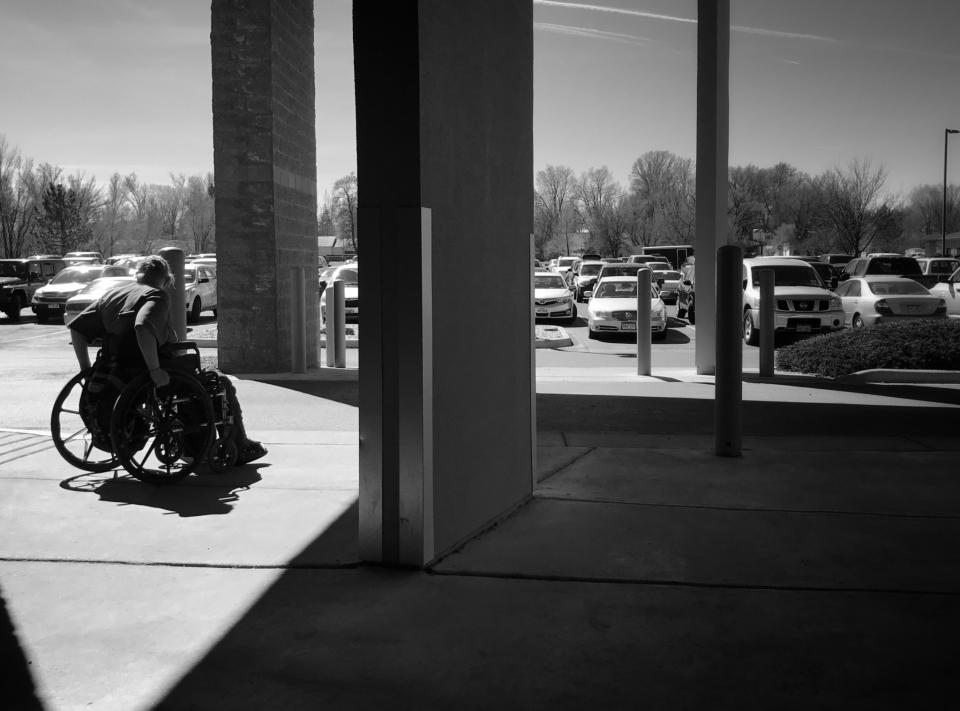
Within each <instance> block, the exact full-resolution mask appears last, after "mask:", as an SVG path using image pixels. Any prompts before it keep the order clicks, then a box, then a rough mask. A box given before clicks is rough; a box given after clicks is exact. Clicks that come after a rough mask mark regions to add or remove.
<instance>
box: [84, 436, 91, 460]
mask: <svg viewBox="0 0 960 711" xmlns="http://www.w3.org/2000/svg"><path fill="white" fill-rule="evenodd" d="M92 451H93V440H92V439H91V440H87V446H86V447H84V448H83V461H87V460H88V459H90V452H92Z"/></svg>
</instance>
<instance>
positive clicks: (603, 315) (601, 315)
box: [593, 311, 610, 319]
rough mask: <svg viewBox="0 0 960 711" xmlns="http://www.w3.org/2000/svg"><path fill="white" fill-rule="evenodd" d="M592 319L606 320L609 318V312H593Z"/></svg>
mask: <svg viewBox="0 0 960 711" xmlns="http://www.w3.org/2000/svg"><path fill="white" fill-rule="evenodd" d="M593 317H594V318H601V319H607V318H610V312H609V311H594V312H593Z"/></svg>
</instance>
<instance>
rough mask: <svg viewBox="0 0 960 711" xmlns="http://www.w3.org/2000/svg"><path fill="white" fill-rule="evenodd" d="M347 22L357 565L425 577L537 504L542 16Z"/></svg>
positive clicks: (507, 13)
mask: <svg viewBox="0 0 960 711" xmlns="http://www.w3.org/2000/svg"><path fill="white" fill-rule="evenodd" d="M353 12H354V53H355V62H354V66H355V80H356V92H357V178H358V197H359V201H360V207H359V216H358V225H359V233H358V234H359V244H360V250H361V251H362V262H363V269H364V276H363V304H364V307H363V311H364V315H363V347H362V348H361V349H360V369H361V371H362V373H363V377H362V378H361V379H360V552H361V556H362V557H363V558H364V559H365V560H370V561H379V562H386V563H393V564H400V565H413V566H420V565H423V564H425V563H427V562H429V561H430V560H432V559H434V558H435V557H437V555H439V554H441V553H442V552H444V551H446V550H449V549H450V548H452V547H454V546H455V545H457V544H458V543H459V542H461V541H462V540H464V539H465V538H466V537H468V536H469V535H471V534H472V533H474V532H475V531H477V530H479V529H481V528H482V527H484V526H486V525H487V524H489V523H490V522H491V521H492V520H495V519H496V518H497V517H499V516H501V515H502V514H503V513H505V512H506V511H508V510H510V509H511V508H512V507H514V506H516V505H518V504H519V503H521V502H522V501H524V500H525V499H526V498H527V497H528V496H529V495H530V493H531V490H532V482H533V472H532V463H533V453H532V451H531V450H532V446H533V445H532V442H531V437H529V436H528V433H530V432H531V431H532V429H531V427H532V425H531V420H532V414H533V413H532V410H533V407H532V395H531V396H530V397H528V396H527V394H528V393H532V388H533V382H532V368H531V354H530V351H531V348H532V340H533V333H532V330H531V328H530V314H529V310H528V309H527V308H523V307H520V308H518V306H519V305H520V304H526V303H529V302H528V301H527V299H528V298H529V290H530V275H531V273H530V268H529V260H530V254H529V243H528V241H527V240H528V238H529V235H530V234H531V232H532V231H533V230H532V217H531V215H532V212H531V209H530V205H531V204H532V199H533V188H532V180H531V176H532V175H533V132H532V117H533V74H532V70H533V16H532V5H531V4H530V3H518V2H511V1H508V0H494V1H492V2H486V3H475V4H472V5H471V4H463V3H450V2H446V1H444V0H420V1H419V2H417V1H416V0H396V1H395V2H391V3H368V2H355V3H354V11H353ZM494 48H495V49H494ZM494 276H495V277H496V282H497V288H496V289H491V288H490V284H491V283H492V281H491V280H492V279H493V278H494ZM492 332H497V333H498V334H499V336H500V339H502V341H501V342H503V343H509V344H511V345H512V347H511V348H500V349H494V348H491V347H490V346H491V344H490V339H489V334H490V333H492ZM498 340H499V339H498ZM491 413H495V416H491Z"/></svg>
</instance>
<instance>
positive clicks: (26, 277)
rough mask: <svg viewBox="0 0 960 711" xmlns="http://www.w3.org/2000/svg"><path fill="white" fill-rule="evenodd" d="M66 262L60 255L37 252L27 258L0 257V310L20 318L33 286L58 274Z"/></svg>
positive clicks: (8, 316)
mask: <svg viewBox="0 0 960 711" xmlns="http://www.w3.org/2000/svg"><path fill="white" fill-rule="evenodd" d="M65 266H67V263H66V262H65V261H64V260H63V258H62V257H57V256H50V255H37V256H34V257H29V258H27V259H0V311H3V313H5V314H6V315H7V318H8V319H10V320H11V321H18V320H19V319H20V311H21V310H22V309H25V308H27V306H29V305H30V302H31V301H32V300H33V294H34V293H35V292H36V290H37V289H39V288H40V287H42V286H43V285H44V284H46V283H47V282H49V281H50V280H51V279H53V277H55V276H56V275H57V274H59V273H60V272H61V271H62V270H63V268H64V267H65Z"/></svg>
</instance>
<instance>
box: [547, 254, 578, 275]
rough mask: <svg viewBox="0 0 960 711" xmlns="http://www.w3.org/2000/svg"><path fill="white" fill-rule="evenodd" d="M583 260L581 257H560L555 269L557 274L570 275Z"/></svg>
mask: <svg viewBox="0 0 960 711" xmlns="http://www.w3.org/2000/svg"><path fill="white" fill-rule="evenodd" d="M581 261H583V260H582V259H580V257H559V258H558V259H557V266H556V267H555V268H554V271H555V272H556V273H557V274H563V275H564V276H567V275H569V274H570V273H571V272H572V271H573V270H574V269H576V268H577V267H578V266H580V262H581Z"/></svg>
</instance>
